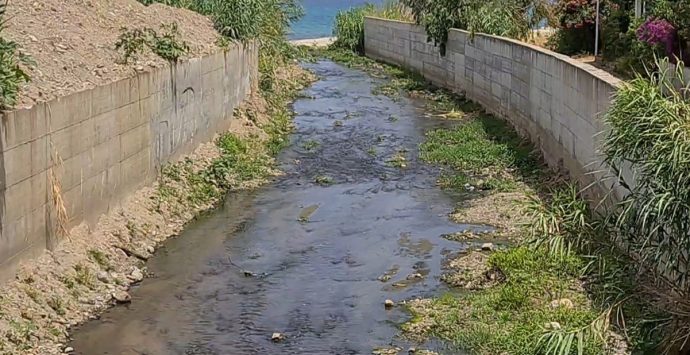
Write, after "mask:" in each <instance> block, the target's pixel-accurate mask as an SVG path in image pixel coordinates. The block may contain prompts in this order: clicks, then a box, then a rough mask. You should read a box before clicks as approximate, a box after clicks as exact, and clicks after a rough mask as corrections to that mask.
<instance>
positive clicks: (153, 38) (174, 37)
mask: <svg viewBox="0 0 690 355" xmlns="http://www.w3.org/2000/svg"><path fill="white" fill-rule="evenodd" d="M161 30H162V34H158V33H157V32H156V31H155V30H153V29H150V28H144V29H138V28H137V29H133V30H130V29H127V28H122V30H121V31H122V33H121V34H120V37H119V38H118V40H117V42H116V43H115V49H116V50H118V51H121V52H122V61H123V63H125V64H126V63H128V62H129V61H130V60H136V59H137V56H138V55H139V54H141V52H142V51H143V50H144V49H145V48H149V49H150V50H151V51H153V53H155V54H156V55H158V56H159V57H161V58H163V59H165V60H168V61H172V62H175V61H177V60H178V59H179V58H180V57H181V56H183V55H185V54H186V53H187V52H188V50H189V47H188V46H187V43H186V42H185V41H183V40H181V39H180V38H179V31H178V28H177V23H174V22H173V23H171V24H169V25H162V26H161Z"/></svg>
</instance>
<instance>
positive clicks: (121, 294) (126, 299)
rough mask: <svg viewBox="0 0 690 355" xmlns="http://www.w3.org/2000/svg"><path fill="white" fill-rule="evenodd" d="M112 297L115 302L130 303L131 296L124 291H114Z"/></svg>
mask: <svg viewBox="0 0 690 355" xmlns="http://www.w3.org/2000/svg"><path fill="white" fill-rule="evenodd" d="M112 296H113V299H115V301H116V302H117V303H130V302H132V296H130V295H129V293H127V292H126V291H115V292H113V294H112Z"/></svg>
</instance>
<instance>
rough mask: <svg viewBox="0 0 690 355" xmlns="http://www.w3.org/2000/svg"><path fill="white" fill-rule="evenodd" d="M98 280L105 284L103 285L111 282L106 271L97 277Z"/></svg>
mask: <svg viewBox="0 0 690 355" xmlns="http://www.w3.org/2000/svg"><path fill="white" fill-rule="evenodd" d="M96 278H97V279H98V281H100V282H103V283H109V282H110V274H108V272H106V271H101V272H99V273H98V275H96Z"/></svg>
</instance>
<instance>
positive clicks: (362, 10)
mask: <svg viewBox="0 0 690 355" xmlns="http://www.w3.org/2000/svg"><path fill="white" fill-rule="evenodd" d="M374 10H375V8H374V5H371V4H367V5H364V6H361V7H355V8H352V9H349V10H347V11H341V12H339V13H338V14H337V15H336V16H335V25H334V26H333V36H335V37H336V40H335V42H334V43H333V46H334V47H336V48H344V49H349V50H351V51H354V52H357V53H363V52H364V17H365V16H368V15H370V14H372V13H374Z"/></svg>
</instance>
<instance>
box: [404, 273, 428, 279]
mask: <svg viewBox="0 0 690 355" xmlns="http://www.w3.org/2000/svg"><path fill="white" fill-rule="evenodd" d="M423 277H424V276H423V275H422V274H420V273H418V272H416V273H414V274H409V275H407V279H408V280H414V279H421V278H423Z"/></svg>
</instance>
